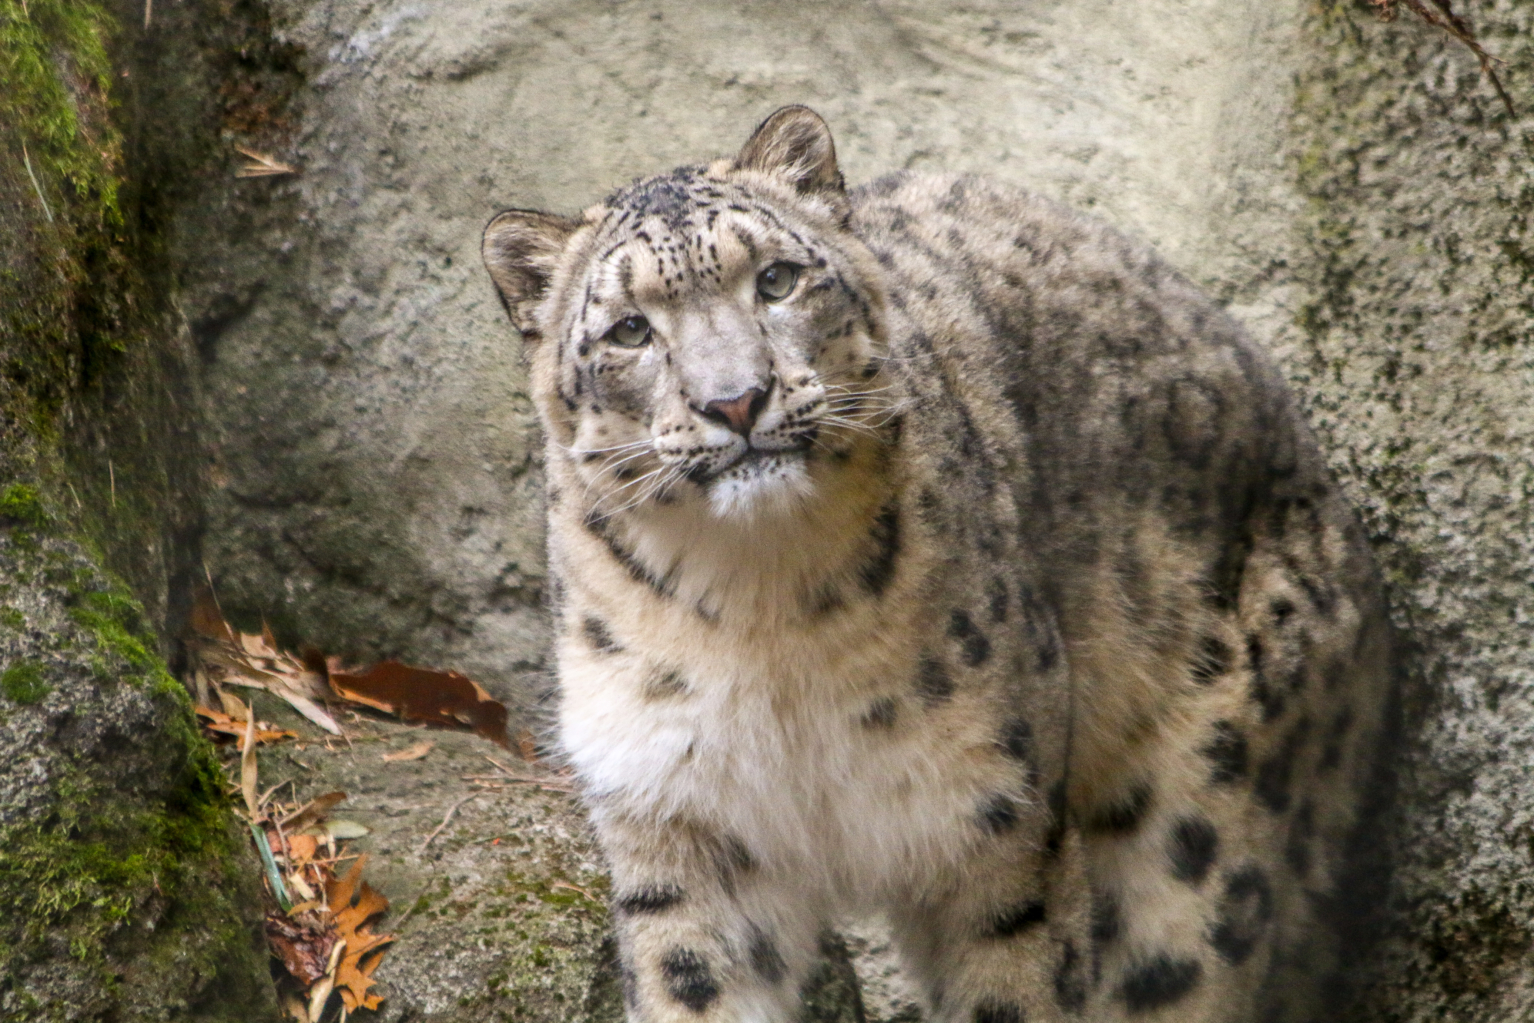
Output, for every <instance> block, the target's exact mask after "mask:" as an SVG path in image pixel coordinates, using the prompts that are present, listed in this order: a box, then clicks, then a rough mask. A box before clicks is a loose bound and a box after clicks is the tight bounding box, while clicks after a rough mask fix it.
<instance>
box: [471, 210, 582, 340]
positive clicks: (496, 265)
mask: <svg viewBox="0 0 1534 1023" xmlns="http://www.w3.org/2000/svg"><path fill="white" fill-rule="evenodd" d="M579 226H580V221H578V220H572V219H570V218H568V217H557V216H555V215H554V214H552V213H537V212H535V211H533V210H507V211H506V212H505V213H500V214H497V215H496V217H495V219H494V220H492V221H490V223H489V224H488V225H486V227H485V237H484V241H483V242H482V243H481V244H480V254H481V255H482V256H484V259H485V269H486V270H489V271H490V279H491V280H492V281H494V282H495V290H496V292H497V293H499V294H500V296H501V305H503V306H505V308H506V315H507V316H509V317H511V323H512V326H514V327H516V328H517V329H518V330H519V331H521V332H522V336H523V338H524V339H526V340H529V341H536V340H537V339H538V320H537V316H536V311H537V308H538V303H539V301H540V300H541V299H542V298H543V293H544V291H545V290H547V288H548V286H549V280H550V278H552V277H553V276H554V267H555V266H557V265H558V263H559V257H560V255H561V254H562V253H563V252H564V251H565V243H566V242H568V241H569V240H570V236H571V235H572V234H574V233H575V229H576V228H577V227H579Z"/></svg>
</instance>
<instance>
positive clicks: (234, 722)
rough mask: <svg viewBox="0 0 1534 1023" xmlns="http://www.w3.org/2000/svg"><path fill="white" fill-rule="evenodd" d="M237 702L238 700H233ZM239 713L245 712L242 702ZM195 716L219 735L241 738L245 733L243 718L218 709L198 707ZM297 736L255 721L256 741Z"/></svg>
mask: <svg viewBox="0 0 1534 1023" xmlns="http://www.w3.org/2000/svg"><path fill="white" fill-rule="evenodd" d="M235 702H236V703H238V702H239V701H237V700H236V701H235ZM239 710H240V713H242V714H243V713H245V706H244V704H240V707H239ZM197 716H198V717H200V718H202V719H203V724H202V727H203V728H205V729H207V730H208V731H210V732H214V733H217V734H219V735H232V736H234V737H235V738H243V737H244V735H245V723H244V722H245V719H244V718H236V717H232V716H230V715H229V714H225V713H224V712H223V711H220V710H209V709H208V708H207V707H198V708H197ZM296 738H298V733H297V732H290V731H288V730H287V729H286V728H273V727H272V726H271V725H270V724H268V723H266V722H263V721H257V722H256V742H258V743H262V744H265V745H268V746H270V745H271V744H272V743H274V742H281V741H282V740H284V739H296Z"/></svg>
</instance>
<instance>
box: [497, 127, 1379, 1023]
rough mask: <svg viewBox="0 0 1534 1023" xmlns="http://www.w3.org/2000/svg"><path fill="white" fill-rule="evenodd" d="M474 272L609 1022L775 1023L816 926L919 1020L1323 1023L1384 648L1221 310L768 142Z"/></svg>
mask: <svg viewBox="0 0 1534 1023" xmlns="http://www.w3.org/2000/svg"><path fill="white" fill-rule="evenodd" d="M483 255H484V259H485V263H486V266H487V268H488V270H489V273H490V276H491V278H492V280H493V282H494V285H495V288H496V290H497V293H498V295H499V298H500V299H501V302H502V304H503V306H504V308H505V310H506V312H507V314H508V316H509V317H510V320H511V323H512V325H513V326H514V327H515V328H516V330H517V331H518V332H519V333H520V335H521V338H522V343H523V351H524V353H525V356H526V358H527V360H528V365H529V370H528V372H529V374H530V381H531V383H530V387H531V390H532V393H533V398H534V402H535V404H536V407H537V409H538V413H539V416H540V419H541V422H542V426H543V429H544V431H545V436H546V454H545V471H546V479H547V523H548V557H549V563H548V571H549V578H550V592H551V602H552V604H553V613H554V617H555V621H556V637H557V638H556V640H555V654H554V656H555V659H556V661H557V679H558V681H557V692H558V711H557V719H558V721H557V732H558V744H559V747H560V749H561V751H562V755H563V756H564V757H566V758H567V759H568V763H569V765H570V767H571V769H572V771H573V774H574V776H575V777H576V778H577V779H578V781H579V787H580V790H581V792H582V794H583V799H584V802H585V804H586V806H587V808H588V810H589V816H590V820H591V823H592V825H593V828H594V830H595V833H596V835H597V837H598V840H599V843H600V847H601V849H602V852H603V855H604V856H605V858H606V861H607V863H608V865H609V867H610V871H611V882H612V886H613V887H612V900H611V907H612V913H613V918H614V921H615V924H614V926H615V928H616V931H617V935H618V947H619V962H620V966H621V976H622V987H623V993H624V1001H625V1005H626V1012H627V1014H628V1019H629V1020H631V1021H633V1023H640V1021H644V1023H715V1021H718V1023H775V1021H789V1020H792V1019H794V1018H795V1017H796V1014H797V1012H798V1004H799V1003H798V992H799V987H800V985H801V984H802V983H803V982H804V979H805V977H806V974H807V971H809V970H810V969H811V967H812V965H813V963H814V962H815V957H816V949H817V947H818V942H819V941H820V938H821V936H822V935H823V934H825V933H826V932H827V929H828V928H834V927H835V926H837V924H838V923H839V922H840V921H845V920H848V919H855V918H860V917H878V918H882V919H883V920H884V921H886V923H887V926H888V927H889V929H890V933H892V934H893V936H894V938H895V940H896V942H897V944H898V947H899V950H900V955H901V958H902V962H903V964H904V965H903V969H904V971H905V974H906V975H907V976H908V977H909V979H910V980H911V982H912V983H913V984H914V985H915V986H916V987H917V988H918V989H919V991H920V993H921V998H922V1010H923V1012H924V1013H925V1015H926V1018H928V1019H930V1020H934V1021H943V1023H1024V1021H1026V1023H1044V1021H1065V1020H1090V1021H1119V1020H1136V1021H1139V1020H1145V1021H1163V1020H1164V1021H1170V1020H1177V1021H1180V1023H1193V1021H1229V1023H1235V1021H1243V1023H1244V1021H1259V1020H1261V1021H1267V1020H1283V1021H1294V1023H1305V1021H1309V1020H1330V1019H1335V1018H1337V1017H1338V1015H1339V1014H1340V1013H1341V1012H1342V1003H1341V1001H1340V1000H1341V999H1343V998H1344V997H1346V994H1345V987H1346V985H1345V981H1346V979H1347V974H1348V973H1349V969H1348V965H1347V964H1348V963H1349V961H1350V960H1349V953H1350V952H1354V951H1356V950H1357V948H1359V947H1361V946H1360V945H1359V941H1360V940H1361V939H1360V938H1359V937H1358V936H1359V934H1361V933H1362V932H1361V930H1360V925H1359V921H1361V920H1363V919H1365V918H1367V917H1368V916H1369V910H1370V905H1369V903H1370V899H1371V896H1370V894H1369V893H1370V892H1372V891H1374V890H1375V889H1376V888H1377V886H1371V883H1370V879H1371V877H1372V875H1373V871H1372V870H1370V869H1362V868H1360V866H1359V864H1360V863H1363V862H1365V860H1366V859H1367V857H1365V856H1364V855H1363V852H1361V850H1362V851H1367V849H1368V848H1369V846H1370V844H1371V843H1370V827H1371V824H1370V822H1371V821H1373V820H1375V819H1376V816H1377V815H1376V813H1375V811H1374V810H1373V809H1371V808H1372V807H1373V806H1374V805H1375V802H1376V801H1375V799H1374V797H1375V796H1376V795H1377V794H1378V792H1379V791H1381V790H1382V788H1383V783H1382V781H1381V769H1380V768H1379V763H1380V755H1379V750H1380V749H1381V748H1382V746H1383V744H1384V736H1385V735H1386V733H1387V732H1388V717H1389V715H1388V706H1389V705H1390V702H1391V695H1390V694H1391V691H1392V679H1393V678H1394V668H1393V664H1394V658H1395V655H1394V653H1393V650H1394V644H1393V641H1392V637H1391V632H1390V629H1389V626H1388V619H1387V614H1386V608H1385V604H1384V601H1383V599H1382V596H1381V588H1380V581H1379V579H1378V577H1377V573H1376V570H1375V568H1374V565H1373V563H1372V559H1371V554H1370V548H1369V545H1368V542H1367V538H1366V536H1365V534H1364V532H1363V530H1362V528H1361V526H1360V525H1359V523H1358V521H1357V520H1356V518H1355V516H1354V515H1353V513H1352V511H1351V509H1350V506H1349V505H1348V503H1347V501H1346V500H1345V499H1344V497H1343V494H1342V492H1341V490H1340V488H1339V487H1338V486H1337V485H1336V484H1335V483H1334V482H1333V481H1332V480H1331V478H1330V476H1329V471H1328V468H1327V465H1326V463H1325V461H1324V459H1323V456H1322V455H1321V453H1320V451H1319V450H1318V447H1317V444H1316V442H1315V441H1314V440H1313V438H1312V436H1311V433H1310V431H1309V429H1308V427H1307V425H1306V423H1305V422H1304V420H1303V418H1302V416H1301V414H1300V412H1299V410H1298V407H1297V405H1296V402H1295V400H1294V399H1293V398H1292V396H1291V395H1290V393H1289V391H1288V390H1287V388H1286V385H1285V382H1284V379H1283V377H1282V375H1281V374H1280V372H1279V370H1278V369H1277V368H1276V367H1275V365H1274V363H1273V362H1272V361H1271V360H1270V359H1269V358H1268V357H1267V356H1266V355H1265V353H1264V351H1263V350H1262V349H1261V348H1260V347H1259V346H1258V345H1257V344H1256V343H1255V342H1254V341H1253V340H1251V339H1250V338H1249V337H1248V336H1247V335H1246V334H1245V333H1244V332H1243V331H1242V329H1241V328H1240V327H1239V326H1238V325H1237V324H1236V322H1235V321H1234V320H1233V319H1232V317H1231V316H1229V315H1228V314H1226V313H1225V312H1224V311H1222V310H1221V309H1220V308H1218V307H1217V306H1216V305H1215V304H1213V303H1212V302H1211V301H1209V300H1208V299H1206V298H1205V297H1203V296H1202V295H1201V294H1200V292H1199V291H1198V290H1197V289H1195V288H1194V287H1193V286H1192V285H1191V284H1190V283H1189V282H1188V281H1187V280H1186V279H1185V278H1184V277H1183V276H1181V275H1180V274H1178V273H1177V272H1176V271H1174V270H1173V269H1172V268H1171V267H1170V266H1169V265H1168V264H1167V263H1166V262H1164V261H1163V260H1162V259H1161V258H1160V257H1158V256H1157V255H1156V254H1155V253H1153V252H1152V251H1150V250H1149V249H1148V248H1147V247H1145V246H1143V245H1141V244H1137V243H1135V242H1133V241H1130V240H1129V239H1127V238H1126V237H1125V236H1123V235H1121V234H1119V233H1117V232H1116V231H1114V230H1113V229H1111V228H1109V227H1108V226H1106V225H1104V224H1102V223H1099V222H1097V221H1096V220H1093V219H1089V218H1087V217H1085V216H1082V215H1079V214H1077V213H1074V212H1072V211H1070V210H1068V209H1067V208H1064V207H1063V206H1061V205H1058V204H1057V203H1055V202H1053V201H1049V200H1046V199H1044V198H1040V197H1038V196H1036V195H1032V194H1029V193H1027V192H1025V191H1022V190H1020V189H1018V188H1015V187H1011V186H1007V185H1003V184H999V183H996V182H993V181H989V180H986V179H984V178H981V177H975V176H965V175H951V174H950V175H932V174H917V173H897V174H894V175H891V176H888V177H883V178H880V179H878V180H875V181H873V182H872V183H870V184H866V185H863V186H861V187H859V188H855V189H850V190H849V189H848V188H847V186H846V184H845V182H844V179H843V175H842V173H841V171H840V170H839V168H838V164H837V158H836V151H835V145H834V143H833V140H832V136H831V133H830V131H829V129H828V127H827V125H826V123H825V121H824V120H822V118H820V117H819V116H818V115H817V114H815V113H814V112H812V111H811V110H809V109H807V108H805V107H802V106H792V107H786V108H784V109H781V110H779V111H777V112H776V113H774V114H773V115H772V116H770V117H769V118H768V119H767V120H766V121H765V122H763V123H762V124H761V126H760V127H759V128H758V129H757V131H756V132H755V133H754V134H753V135H752V136H751V138H750V140H749V141H748V142H746V144H745V146H744V147H743V148H742V149H741V150H740V152H739V153H738V155H736V156H735V157H733V158H723V159H718V160H715V161H714V162H711V163H706V164H699V165H692V166H684V167H681V168H678V169H676V170H674V171H672V172H670V173H666V174H660V175H658V176H653V177H647V178H642V179H637V180H635V181H634V182H633V183H632V184H630V185H628V186H626V187H623V188H620V189H619V190H618V191H616V192H614V193H613V194H612V195H610V196H609V197H608V198H607V199H606V200H605V201H602V202H600V203H598V204H597V205H594V206H592V207H590V208H589V209H587V210H585V211H584V212H583V213H581V214H579V215H576V216H563V215H557V214H550V213H543V212H537V211H531V210H519V209H513V210H507V211H505V212H502V213H500V214H499V215H498V216H496V217H495V218H494V219H493V220H492V221H491V222H490V224H489V226H488V227H487V228H486V230H485V233H484V238H483Z"/></svg>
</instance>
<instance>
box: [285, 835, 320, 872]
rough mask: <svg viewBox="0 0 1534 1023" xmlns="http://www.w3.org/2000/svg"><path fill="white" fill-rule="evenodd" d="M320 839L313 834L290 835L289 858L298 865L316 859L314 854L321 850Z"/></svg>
mask: <svg viewBox="0 0 1534 1023" xmlns="http://www.w3.org/2000/svg"><path fill="white" fill-rule="evenodd" d="M319 848H320V842H319V839H317V838H315V837H314V836H313V835H289V836H288V859H289V860H290V861H292V863H293V865H294V866H296V867H301V866H303V865H304V864H305V863H308V862H309V861H310V860H312V859H314V854H315V853H317V852H319Z"/></svg>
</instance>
